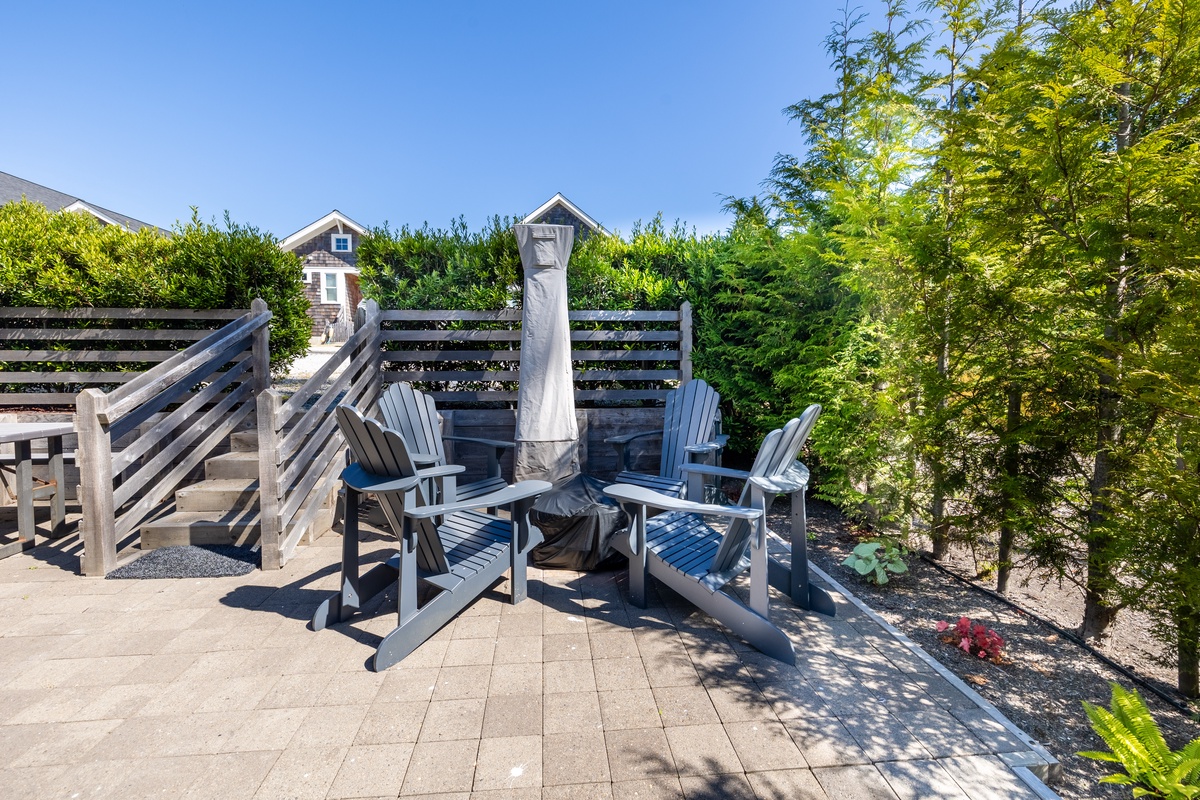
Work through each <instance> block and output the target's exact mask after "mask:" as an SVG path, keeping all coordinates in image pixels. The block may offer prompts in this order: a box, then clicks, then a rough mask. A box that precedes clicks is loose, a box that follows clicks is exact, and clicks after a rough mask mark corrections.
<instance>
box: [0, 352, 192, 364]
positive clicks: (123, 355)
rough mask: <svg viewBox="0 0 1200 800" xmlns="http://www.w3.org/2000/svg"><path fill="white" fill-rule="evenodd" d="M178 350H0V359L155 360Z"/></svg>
mask: <svg viewBox="0 0 1200 800" xmlns="http://www.w3.org/2000/svg"><path fill="white" fill-rule="evenodd" d="M179 352H180V351H178V350H0V361H48V362H51V363H59V362H63V361H80V362H100V361H103V362H113V361H131V362H135V363H136V362H155V361H166V360H167V359H169V358H174V357H175V356H177V355H179Z"/></svg>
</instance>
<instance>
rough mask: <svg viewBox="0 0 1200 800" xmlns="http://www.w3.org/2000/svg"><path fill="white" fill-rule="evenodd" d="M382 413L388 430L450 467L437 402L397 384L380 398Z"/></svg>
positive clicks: (422, 393)
mask: <svg viewBox="0 0 1200 800" xmlns="http://www.w3.org/2000/svg"><path fill="white" fill-rule="evenodd" d="M379 413H380V414H382V415H383V421H384V423H385V424H386V425H387V427H389V428H391V429H392V430H394V431H396V432H397V433H399V434H400V435H401V436H403V437H404V440H405V441H406V442H409V443H410V445H411V446H412V448H413V450H414V451H416V452H418V453H428V454H429V455H435V456H437V457H438V463H439V464H444V463H446V451H445V446H444V445H443V444H442V426H441V423H440V422H438V414H437V408H436V406H435V405H434V401H433V398H432V397H430V396H429V395H427V394H425V393H424V392H420V391H417V390H416V389H414V388H412V385H411V384H408V383H393V384H392V385H391V386H389V387H388V388H387V391H385V392H384V393H383V395H382V396H381V397H380V398H379Z"/></svg>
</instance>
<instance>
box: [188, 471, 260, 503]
mask: <svg viewBox="0 0 1200 800" xmlns="http://www.w3.org/2000/svg"><path fill="white" fill-rule="evenodd" d="M252 505H253V506H255V507H257V505H258V480H257V478H254V479H251V478H224V479H220V480H207V481H201V482H200V483H193V484H192V485H191V486H184V487H183V488H181V489H177V490H176V491H175V507H176V508H177V509H178V510H180V511H230V510H233V509H248V508H250V507H251V506H252Z"/></svg>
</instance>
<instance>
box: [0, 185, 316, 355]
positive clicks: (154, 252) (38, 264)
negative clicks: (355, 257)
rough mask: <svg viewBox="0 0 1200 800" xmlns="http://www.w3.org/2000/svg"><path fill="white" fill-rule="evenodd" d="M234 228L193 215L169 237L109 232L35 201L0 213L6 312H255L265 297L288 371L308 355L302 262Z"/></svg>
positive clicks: (274, 345) (0, 277) (267, 239)
mask: <svg viewBox="0 0 1200 800" xmlns="http://www.w3.org/2000/svg"><path fill="white" fill-rule="evenodd" d="M224 222H225V224H224V227H218V226H217V225H215V224H212V223H208V222H203V221H201V219H200V218H199V216H198V215H197V214H196V213H195V212H193V216H192V219H191V220H190V221H189V222H187V223H186V224H179V225H177V226H176V227H175V229H174V231H173V235H171V236H164V235H162V234H161V233H160V232H159V231H157V230H156V229H153V228H143V229H141V230H140V231H137V232H136V233H131V232H129V231H127V230H124V229H122V228H119V227H117V226H115V225H107V226H106V225H102V224H101V223H100V222H99V221H98V220H96V219H95V218H94V217H92V216H90V215H87V214H78V213H73V212H57V213H51V212H50V211H48V210H47V209H46V207H45V206H43V205H41V204H38V203H31V202H28V201H21V202H12V203H7V204H5V205H2V206H0V304H3V305H5V306H47V307H51V308H59V309H70V308H80V307H88V306H91V307H99V308H197V309H199V308H249V307H250V302H251V301H252V300H253V299H254V298H255V297H261V298H262V299H263V300H264V301H266V303H267V305H268V306H270V308H271V311H272V312H273V313H274V318H273V319H272V320H271V366H272V368H273V369H274V370H276V371H281V370H284V369H286V368H287V366H288V365H289V364H291V362H292V361H293V360H295V359H296V358H297V357H299V356H301V355H303V354H304V353H305V352H306V351H307V349H308V337H309V335H310V332H311V323H310V322H309V320H308V316H307V314H306V312H307V310H308V300H307V299H306V298H305V296H304V284H303V274H302V272H303V271H302V269H301V265H300V259H299V258H298V257H297V256H296V255H294V254H292V253H284V252H282V251H280V249H279V245H278V242H277V241H276V240H275V238H274V237H273V236H271V235H270V234H268V233H263V232H260V231H259V230H258V229H257V228H253V227H250V226H246V225H239V224H237V223H234V222H232V221H231V220H230V219H229V216H228V215H226V217H225V221H224Z"/></svg>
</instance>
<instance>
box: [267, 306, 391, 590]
mask: <svg viewBox="0 0 1200 800" xmlns="http://www.w3.org/2000/svg"><path fill="white" fill-rule="evenodd" d="M381 354H382V353H381V339H380V326H379V306H378V305H377V304H376V303H375V301H374V300H365V301H363V303H362V304H361V305H360V306H359V307H358V310H357V312H356V314H355V332H354V334H353V335H352V336H351V337H350V338H349V339H348V340H347V341H346V343H345V344H343V345H342V346H341V347H340V348H338V350H337V352H336V353H334V355H333V356H332V357H331V358H330V359H329V360H328V361H327V362H325V364H324V366H322V367H321V369H319V370H317V371H316V373H314V374H313V376H312V377H311V378H309V379H308V380H307V381H305V383H304V385H303V386H301V387H300V388H299V389H297V390H296V391H295V392H294V393H293V394H292V395H291V396H290V397H287V398H286V399H285V398H284V397H283V395H281V394H279V393H278V392H277V391H275V390H274V389H268V390H267V391H264V392H263V393H262V394H260V395H259V397H258V448H259V449H258V457H259V468H258V473H259V502H260V508H261V519H262V534H261V536H262V538H261V541H262V567H263V569H279V568H280V567H281V566H282V565H283V564H284V562H286V561H287V559H289V558H290V557H291V555H292V553H293V552H294V551H295V549H296V546H297V545H298V544H299V543H300V542H301V541H302V540H306V538H307V540H311V538H312V534H313V533H314V530H313V528H314V522H315V521H316V519H317V515H318V514H319V513H320V511H321V509H322V508H323V507H324V506H325V503H326V500H327V499H328V498H329V496H330V495H331V494H332V492H333V491H335V490H336V487H337V480H338V476H339V475H340V474H341V471H342V468H343V467H344V466H345V455H344V454H345V448H346V443H345V441H344V440H343V439H342V436H341V434H340V433H339V432H338V429H337V418H336V416H335V415H334V413H333V411H334V409H335V408H336V407H337V405H338V404H339V403H349V404H351V405H353V406H356V407H358V408H361V409H367V408H370V407H371V405H372V404H373V403H374V402H375V401H376V399H377V397H378V395H379V388H380V381H379V372H380V357H381ZM339 370H340V372H339ZM334 373H338V374H337V375H336V376H335V374H334ZM326 383H329V386H328V387H326Z"/></svg>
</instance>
